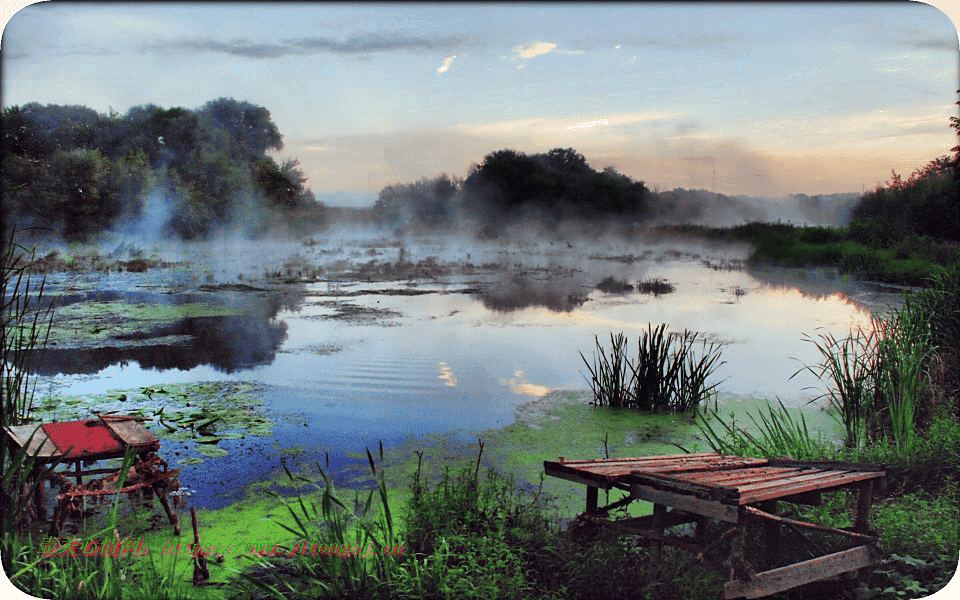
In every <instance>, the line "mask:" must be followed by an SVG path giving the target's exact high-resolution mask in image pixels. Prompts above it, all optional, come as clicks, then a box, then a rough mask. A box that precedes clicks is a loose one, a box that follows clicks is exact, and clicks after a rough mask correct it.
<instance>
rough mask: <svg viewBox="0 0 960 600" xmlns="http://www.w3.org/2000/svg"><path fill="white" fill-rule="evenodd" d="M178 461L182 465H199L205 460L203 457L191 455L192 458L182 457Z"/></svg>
mask: <svg viewBox="0 0 960 600" xmlns="http://www.w3.org/2000/svg"><path fill="white" fill-rule="evenodd" d="M177 462H178V463H180V464H181V465H199V464H201V463H202V462H203V459H202V458H200V457H199V456H191V457H190V458H181V459H180V460H178V461H177Z"/></svg>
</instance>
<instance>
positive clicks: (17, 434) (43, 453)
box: [6, 425, 59, 462]
mask: <svg viewBox="0 0 960 600" xmlns="http://www.w3.org/2000/svg"><path fill="white" fill-rule="evenodd" d="M6 430H7V435H8V436H9V437H10V439H11V440H12V441H13V443H14V444H16V445H17V448H23V447H24V446H26V445H27V443H28V440H29V446H27V453H28V455H29V456H36V457H37V458H38V459H46V458H52V457H54V456H56V455H57V454H59V452H58V451H57V446H56V444H54V443H53V441H52V440H51V439H50V437H49V436H48V435H47V433H46V432H45V431H44V430H43V428H42V427H41V426H40V425H10V426H9V427H7V428H6ZM31 435H32V436H33V438H32V439H31V437H30V436H31ZM44 462H47V461H44Z"/></svg>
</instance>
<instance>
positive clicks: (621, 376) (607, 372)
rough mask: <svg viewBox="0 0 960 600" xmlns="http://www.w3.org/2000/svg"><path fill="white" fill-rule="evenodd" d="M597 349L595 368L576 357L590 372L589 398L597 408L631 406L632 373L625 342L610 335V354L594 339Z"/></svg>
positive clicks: (624, 337)
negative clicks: (591, 398) (590, 394)
mask: <svg viewBox="0 0 960 600" xmlns="http://www.w3.org/2000/svg"><path fill="white" fill-rule="evenodd" d="M594 341H595V343H596V346H597V359H596V364H595V365H594V364H592V363H590V362H588V361H587V359H586V358H585V357H584V356H583V353H582V352H581V353H580V358H581V359H582V360H583V362H584V363H585V364H586V365H587V370H588V371H589V372H590V379H589V383H590V389H591V390H593V397H594V400H595V402H596V403H597V404H599V405H600V406H613V407H621V406H628V405H630V404H631V403H632V402H633V393H634V392H633V387H634V382H633V378H634V376H635V375H634V369H633V366H632V365H631V364H630V359H629V357H628V356H627V338H626V336H625V335H623V334H622V333H618V334H616V335H614V334H612V333H611V334H610V346H611V348H610V354H609V355H608V354H607V353H606V351H604V349H603V346H602V345H601V344H600V338H598V337H597V336H594Z"/></svg>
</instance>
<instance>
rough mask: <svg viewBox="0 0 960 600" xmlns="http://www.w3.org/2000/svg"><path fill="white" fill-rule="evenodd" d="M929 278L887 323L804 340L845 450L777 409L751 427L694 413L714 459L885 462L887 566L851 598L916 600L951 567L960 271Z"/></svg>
mask: <svg viewBox="0 0 960 600" xmlns="http://www.w3.org/2000/svg"><path fill="white" fill-rule="evenodd" d="M928 283H929V284H930V289H927V290H925V291H922V292H919V293H916V294H912V295H908V296H907V297H906V298H905V301H904V304H903V307H902V308H901V309H899V310H897V311H894V312H893V314H892V315H891V316H890V317H888V318H882V317H874V321H873V329H872V330H871V331H870V332H869V333H866V332H864V331H862V330H860V331H857V332H851V334H850V335H849V336H848V337H847V338H844V339H841V340H837V339H835V338H834V337H832V336H830V335H827V334H823V335H821V336H820V341H819V342H818V341H816V340H811V341H812V342H813V343H815V344H816V345H817V348H818V349H819V350H820V353H821V355H822V356H823V361H822V362H821V364H820V365H817V366H808V367H805V368H804V369H803V370H808V371H810V372H812V373H814V374H815V375H817V376H818V377H819V378H820V379H821V380H822V381H824V383H826V384H827V386H828V387H827V391H826V392H825V393H824V394H822V396H821V398H826V399H827V400H828V401H829V403H830V405H831V408H832V414H833V415H834V416H835V418H836V419H837V421H838V422H840V423H841V424H842V425H843V427H844V431H845V439H844V444H843V445H842V446H840V447H836V446H834V445H833V444H832V443H830V442H829V441H827V440H824V439H822V438H816V437H814V436H812V435H811V434H810V432H809V430H808V429H807V427H806V423H805V421H804V420H803V417H802V416H801V417H800V418H799V419H797V418H795V417H792V416H791V415H790V414H789V413H788V412H787V411H786V409H785V408H783V406H782V405H781V407H780V409H779V410H776V409H774V408H772V407H771V408H769V409H767V411H766V412H760V413H759V414H758V417H757V418H754V417H753V416H751V417H750V418H751V420H752V422H753V426H754V427H753V430H754V431H753V432H750V431H747V430H746V429H744V428H742V427H738V426H737V424H736V422H734V421H725V420H724V419H723V418H721V417H720V415H719V414H717V413H716V411H714V413H713V414H712V415H709V416H708V415H702V414H701V415H699V417H698V418H699V426H700V429H701V432H702V433H703V435H704V436H705V437H706V438H707V440H708V442H709V444H710V446H711V447H712V448H713V449H714V450H716V451H718V452H724V453H728V454H737V455H741V456H758V457H770V458H776V457H779V456H782V455H788V456H792V457H794V458H799V459H813V460H841V461H856V462H867V463H873V464H880V465H882V466H883V468H884V469H885V470H886V472H887V474H888V479H889V480H890V485H889V488H888V490H887V491H886V492H885V496H886V497H885V498H884V499H883V500H881V501H880V502H879V503H878V504H876V505H875V506H874V509H873V515H872V522H873V523H874V526H875V527H877V528H878V529H879V531H880V535H881V539H882V543H883V548H884V550H885V551H886V552H887V553H888V559H887V560H886V561H885V562H884V564H883V566H882V567H880V568H879V569H877V570H875V571H874V573H873V575H872V577H871V579H870V587H869V589H863V590H861V591H860V592H859V595H858V597H868V598H894V597H913V598H916V597H921V596H923V595H926V594H929V593H932V592H933V591H935V590H937V589H939V588H940V587H942V586H943V585H945V584H946V583H947V582H948V581H949V579H950V577H951V576H952V575H953V573H954V571H955V570H956V568H957V556H958V553H960V539H958V529H960V496H958V491H957V482H958V480H960V466H958V465H960V422H958V416H960V385H958V381H960V362H958V361H957V360H956V357H957V356H960V340H958V338H957V337H955V336H953V335H952V333H953V332H955V331H956V329H957V327H958V326H960V311H958V310H957V309H956V305H957V302H958V300H957V296H956V290H957V288H958V286H960V275H958V274H956V273H954V274H951V275H941V276H939V277H937V278H934V279H933V280H932V281H930V282H928ZM934 323H936V325H934ZM708 414H709V413H708ZM758 419H759V420H758ZM852 506H853V500H852V497H844V498H843V499H841V500H840V501H839V502H838V503H836V504H827V505H825V506H824V507H820V508H818V509H804V510H806V511H807V516H808V517H809V518H812V519H814V520H815V521H818V522H821V523H824V524H830V523H837V522H838V520H839V521H843V520H844V519H848V518H849V517H848V515H849V513H850V511H851V509H852ZM848 524H849V523H841V525H848Z"/></svg>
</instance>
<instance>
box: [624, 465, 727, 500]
mask: <svg viewBox="0 0 960 600" xmlns="http://www.w3.org/2000/svg"><path fill="white" fill-rule="evenodd" d="M626 481H627V482H629V483H631V484H634V483H639V484H642V485H650V486H654V487H657V488H661V489H668V490H672V491H674V492H678V493H684V492H686V493H692V494H697V495H699V496H706V497H710V498H721V497H722V498H735V497H736V496H737V490H736V488H733V487H726V486H721V485H705V484H701V483H697V482H696V481H688V480H686V479H679V478H676V477H669V476H667V475H659V474H657V473H646V472H644V471H634V472H633V473H632V474H631V475H630V477H629V478H627V479H626Z"/></svg>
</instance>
